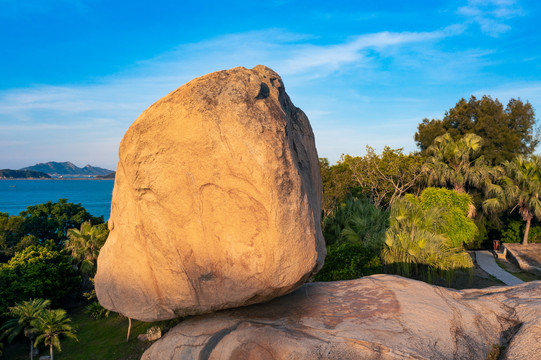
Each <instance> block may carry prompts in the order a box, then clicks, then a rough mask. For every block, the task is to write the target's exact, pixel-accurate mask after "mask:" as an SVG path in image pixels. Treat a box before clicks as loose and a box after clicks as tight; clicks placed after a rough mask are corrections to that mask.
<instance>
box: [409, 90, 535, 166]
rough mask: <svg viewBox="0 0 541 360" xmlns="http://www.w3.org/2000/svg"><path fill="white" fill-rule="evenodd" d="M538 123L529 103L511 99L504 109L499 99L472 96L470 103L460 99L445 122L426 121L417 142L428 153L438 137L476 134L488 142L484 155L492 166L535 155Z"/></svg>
mask: <svg viewBox="0 0 541 360" xmlns="http://www.w3.org/2000/svg"><path fill="white" fill-rule="evenodd" d="M535 122H536V119H535V112H534V109H533V107H532V105H531V104H530V103H529V102H525V103H524V102H522V101H521V100H520V99H518V100H517V99H511V100H509V102H508V104H507V106H506V107H505V108H504V107H503V105H502V104H501V103H500V102H499V101H498V99H492V98H491V97H490V96H486V95H485V96H483V97H482V98H481V99H477V98H476V97H475V96H472V97H471V98H470V100H469V101H466V100H465V99H460V101H459V102H458V103H457V104H456V105H455V107H454V108H452V109H450V110H449V111H447V112H446V113H445V116H444V117H443V119H441V120H439V119H432V120H428V119H424V120H423V122H422V123H421V124H419V127H418V131H417V133H416V134H415V141H416V142H417V145H418V146H419V148H420V149H421V150H422V151H425V150H426V149H428V147H429V146H430V145H432V144H433V142H434V139H435V138H437V137H438V136H441V135H443V134H445V133H449V135H450V136H451V137H452V138H453V139H457V138H460V137H462V136H464V135H465V134H468V133H474V134H476V135H478V136H481V137H482V138H483V139H484V141H485V144H484V146H483V149H482V150H481V155H484V157H485V159H486V160H487V161H488V162H489V163H491V164H492V165H498V164H500V163H502V162H503V161H505V160H508V161H510V160H512V159H513V158H514V157H515V156H516V155H530V154H532V153H533V151H534V150H535V147H536V146H537V144H538V143H539V132H538V129H537V128H536V127H535Z"/></svg>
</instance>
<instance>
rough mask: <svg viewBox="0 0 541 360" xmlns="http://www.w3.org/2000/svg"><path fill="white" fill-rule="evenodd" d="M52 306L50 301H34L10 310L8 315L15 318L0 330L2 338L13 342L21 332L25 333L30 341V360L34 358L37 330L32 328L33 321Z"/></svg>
mask: <svg viewBox="0 0 541 360" xmlns="http://www.w3.org/2000/svg"><path fill="white" fill-rule="evenodd" d="M49 305H51V301H50V300H43V299H34V300H28V301H23V302H22V303H19V304H16V305H15V306H13V307H10V308H9V312H8V313H7V315H9V316H10V317H13V319H11V320H8V321H6V322H5V323H4V325H3V326H2V327H1V328H0V330H2V331H3V332H2V338H4V337H6V336H7V338H8V342H12V341H13V339H15V338H16V337H17V336H18V335H19V334H20V333H21V331H24V336H26V337H27V338H29V339H30V359H33V358H34V341H33V340H34V337H35V335H36V332H35V330H34V329H33V327H32V326H31V323H32V321H34V320H35V319H37V318H39V317H40V316H41V314H42V313H43V312H44V311H45V309H46V308H47V307H49Z"/></svg>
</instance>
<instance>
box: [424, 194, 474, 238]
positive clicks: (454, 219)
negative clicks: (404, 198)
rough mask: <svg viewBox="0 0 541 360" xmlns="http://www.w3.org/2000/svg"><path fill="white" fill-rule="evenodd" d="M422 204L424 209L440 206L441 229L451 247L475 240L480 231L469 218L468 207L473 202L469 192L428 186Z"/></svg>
mask: <svg viewBox="0 0 541 360" xmlns="http://www.w3.org/2000/svg"><path fill="white" fill-rule="evenodd" d="M419 200H420V204H421V207H422V208H423V209H424V210H428V209H432V208H435V207H439V208H440V209H441V210H442V212H441V218H442V220H443V221H442V223H441V224H440V231H441V232H442V233H443V234H445V235H447V238H448V239H449V246H450V247H461V246H463V244H466V245H467V244H470V243H472V242H473V241H474V240H475V237H476V236H477V235H478V233H479V231H478V229H477V226H476V225H475V223H474V222H473V220H472V219H470V218H468V216H467V215H468V208H469V206H470V204H471V203H472V200H471V197H470V196H469V195H468V194H465V193H462V194H459V193H457V192H456V191H454V190H449V189H444V188H434V187H428V188H426V189H425V190H423V192H422V193H421V196H420V199H419Z"/></svg>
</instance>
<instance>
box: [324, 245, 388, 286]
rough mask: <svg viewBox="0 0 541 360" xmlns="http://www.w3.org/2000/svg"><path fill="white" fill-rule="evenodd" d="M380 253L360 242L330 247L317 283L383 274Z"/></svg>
mask: <svg viewBox="0 0 541 360" xmlns="http://www.w3.org/2000/svg"><path fill="white" fill-rule="evenodd" d="M382 269H383V268H382V264H381V260H380V257H379V251H377V250H376V249H374V248H370V247H368V246H365V245H364V244H362V243H359V242H352V243H350V242H346V243H342V244H338V245H335V246H330V247H329V248H328V250H327V258H326V259H325V264H324V265H323V268H322V269H321V270H320V271H319V272H318V273H317V275H316V277H315V280H316V281H336V280H350V279H357V278H360V277H362V276H367V275H372V274H379V273H381V272H382Z"/></svg>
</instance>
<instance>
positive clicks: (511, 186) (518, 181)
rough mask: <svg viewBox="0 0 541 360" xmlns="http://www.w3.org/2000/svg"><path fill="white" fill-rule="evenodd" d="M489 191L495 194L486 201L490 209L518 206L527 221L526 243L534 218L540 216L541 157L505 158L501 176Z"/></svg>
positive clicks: (524, 239) (515, 207) (539, 217)
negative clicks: (510, 159)
mask: <svg viewBox="0 0 541 360" xmlns="http://www.w3.org/2000/svg"><path fill="white" fill-rule="evenodd" d="M488 194H489V196H492V197H491V198H489V199H487V200H485V201H484V202H483V207H484V208H485V209H486V210H487V211H502V210H504V209H506V208H511V207H512V209H511V212H512V211H514V210H515V209H518V212H519V214H520V215H521V216H522V220H523V221H525V222H526V228H525V230H524V238H523V240H522V243H523V244H527V243H528V234H529V230H530V224H531V221H532V219H533V218H534V217H536V218H537V219H541V199H540V198H539V196H540V194H541V158H540V157H539V156H531V157H529V158H525V157H523V156H517V157H516V158H515V159H514V160H513V161H506V162H505V163H504V164H503V166H502V168H501V176H500V177H499V179H498V180H497V181H496V183H495V184H492V185H491V186H490V187H489V189H488Z"/></svg>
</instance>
